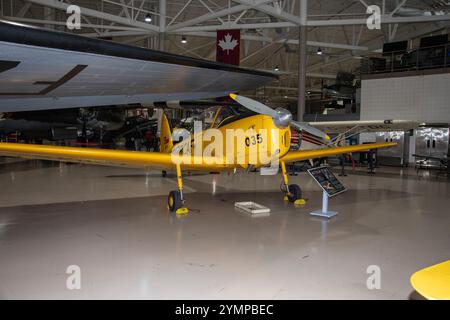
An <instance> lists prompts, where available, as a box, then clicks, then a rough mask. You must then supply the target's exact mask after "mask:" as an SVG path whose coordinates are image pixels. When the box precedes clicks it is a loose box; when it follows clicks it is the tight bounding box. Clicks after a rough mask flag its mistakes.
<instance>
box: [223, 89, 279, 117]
mask: <svg viewBox="0 0 450 320" xmlns="http://www.w3.org/2000/svg"><path fill="white" fill-rule="evenodd" d="M230 97H231V99H233V100H234V101H236V102H237V103H239V104H241V105H243V106H244V107H246V108H247V109H248V110H251V111H253V112H256V113H259V114H265V115H267V116H270V117H272V118H276V117H278V114H277V112H276V111H275V110H273V109H272V108H269V107H268V106H266V105H264V104H262V103H261V102H258V101H255V100H253V99H250V98H247V97H243V96H238V95H236V94H230Z"/></svg>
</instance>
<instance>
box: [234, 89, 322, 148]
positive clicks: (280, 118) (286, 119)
mask: <svg viewBox="0 0 450 320" xmlns="http://www.w3.org/2000/svg"><path fill="white" fill-rule="evenodd" d="M230 97H231V98H232V99H233V100H234V101H236V102H238V103H239V104H241V105H243V106H244V107H245V108H247V109H249V110H251V111H253V112H256V113H258V114H264V115H267V116H269V117H272V119H273V121H274V123H275V125H276V126H277V127H279V128H286V127H287V126H289V125H291V126H292V127H294V128H296V129H297V130H302V131H303V130H304V131H306V132H308V133H310V134H313V135H315V136H317V137H321V138H322V139H324V140H330V137H329V136H328V135H327V134H326V133H325V132H323V131H321V130H319V129H317V128H315V127H313V126H310V125H309V124H307V123H304V122H297V121H294V120H293V119H292V113H290V112H289V111H288V110H286V109H284V108H277V109H272V108H270V107H268V106H266V105H265V104H262V103H261V102H258V101H256V100H253V99H250V98H247V97H243V96H239V95H236V94H230Z"/></svg>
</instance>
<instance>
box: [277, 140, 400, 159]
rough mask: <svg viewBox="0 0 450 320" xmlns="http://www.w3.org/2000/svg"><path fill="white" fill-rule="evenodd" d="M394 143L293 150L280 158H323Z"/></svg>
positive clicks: (393, 144) (383, 146)
mask: <svg viewBox="0 0 450 320" xmlns="http://www.w3.org/2000/svg"><path fill="white" fill-rule="evenodd" d="M396 145H397V144H396V143H393V142H388V143H371V144H361V145H356V146H346V147H335V148H324V149H317V150H304V151H295V152H289V153H288V154H287V155H286V156H285V157H283V159H282V160H283V161H285V162H288V163H289V162H295V161H302V160H309V159H316V158H324V157H328V156H333V155H337V154H345V153H352V152H358V151H366V150H373V149H379V148H389V147H394V146H396Z"/></svg>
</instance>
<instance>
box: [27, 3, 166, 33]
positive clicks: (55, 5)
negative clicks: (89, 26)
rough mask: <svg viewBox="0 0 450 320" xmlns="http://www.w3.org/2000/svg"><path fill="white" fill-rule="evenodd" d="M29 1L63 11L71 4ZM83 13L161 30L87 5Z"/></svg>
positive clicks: (82, 8) (133, 25) (125, 23)
mask: <svg viewBox="0 0 450 320" xmlns="http://www.w3.org/2000/svg"><path fill="white" fill-rule="evenodd" d="M27 1H28V2H32V3H35V4H39V5H42V6H45V7H50V8H54V9H58V10H63V11H66V10H67V8H68V7H69V6H70V4H67V3H64V2H61V1H58V0H27ZM81 14H82V15H86V16H89V17H94V18H99V19H103V20H107V21H111V22H115V23H119V24H123V25H126V26H131V27H136V28H140V29H144V30H146V31H150V32H159V27H157V26H154V25H152V24H149V23H144V22H140V21H134V20H130V19H127V18H122V17H119V16H117V15H113V14H109V13H105V12H101V11H97V10H93V9H89V8H85V7H81Z"/></svg>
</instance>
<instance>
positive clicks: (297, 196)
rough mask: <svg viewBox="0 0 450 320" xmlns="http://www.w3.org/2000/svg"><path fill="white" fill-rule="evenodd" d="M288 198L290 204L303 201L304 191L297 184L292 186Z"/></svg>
mask: <svg viewBox="0 0 450 320" xmlns="http://www.w3.org/2000/svg"><path fill="white" fill-rule="evenodd" d="M286 196H287V197H288V200H289V202H292V203H295V202H296V201H298V200H302V199H303V197H302V189H301V188H300V186H298V185H296V184H291V185H290V186H289V193H288V194H287V195H286ZM303 201H304V200H303Z"/></svg>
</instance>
